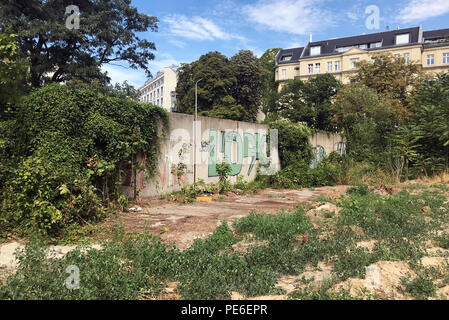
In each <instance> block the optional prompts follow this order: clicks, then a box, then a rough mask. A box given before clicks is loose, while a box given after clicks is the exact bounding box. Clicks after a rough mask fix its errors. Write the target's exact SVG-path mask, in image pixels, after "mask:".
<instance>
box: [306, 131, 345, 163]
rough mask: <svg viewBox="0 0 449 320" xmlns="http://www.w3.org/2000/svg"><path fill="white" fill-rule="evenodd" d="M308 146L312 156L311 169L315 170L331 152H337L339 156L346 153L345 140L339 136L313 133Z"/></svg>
mask: <svg viewBox="0 0 449 320" xmlns="http://www.w3.org/2000/svg"><path fill="white" fill-rule="evenodd" d="M310 144H311V145H312V153H313V155H314V158H313V160H312V163H311V165H310V167H311V168H316V167H317V166H318V164H319V163H320V162H321V161H323V159H324V158H326V157H327V156H328V155H329V154H331V153H332V152H337V153H339V154H340V155H343V154H345V153H346V140H345V139H344V137H343V136H341V135H339V134H327V133H322V132H318V133H315V134H314V135H313V136H312V137H311V138H310Z"/></svg>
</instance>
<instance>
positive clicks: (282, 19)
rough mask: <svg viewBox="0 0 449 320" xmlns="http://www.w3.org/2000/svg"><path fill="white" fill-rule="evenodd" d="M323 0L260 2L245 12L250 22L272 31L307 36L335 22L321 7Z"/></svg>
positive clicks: (248, 6) (265, 0) (264, 0)
mask: <svg viewBox="0 0 449 320" xmlns="http://www.w3.org/2000/svg"><path fill="white" fill-rule="evenodd" d="M320 2H322V1H321V0H274V1H273V0H259V1H258V2H257V3H256V4H254V5H247V6H245V7H244V9H243V12H244V13H245V14H246V15H247V16H248V18H249V20H251V21H253V22H256V23H258V24H261V25H264V26H266V27H268V28H269V29H271V30H274V31H279V32H287V33H291V34H296V35H306V34H309V33H311V32H313V31H317V30H319V29H321V28H323V27H326V28H328V27H329V25H330V24H331V23H332V22H333V21H334V17H333V15H332V13H330V12H328V11H326V10H324V9H321V8H320V7H319V5H320Z"/></svg>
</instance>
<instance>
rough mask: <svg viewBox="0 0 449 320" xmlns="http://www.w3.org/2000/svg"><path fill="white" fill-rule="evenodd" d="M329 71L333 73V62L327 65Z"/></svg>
mask: <svg viewBox="0 0 449 320" xmlns="http://www.w3.org/2000/svg"><path fill="white" fill-rule="evenodd" d="M327 71H328V72H332V62H328V63H327Z"/></svg>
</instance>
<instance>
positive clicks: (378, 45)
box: [369, 42, 382, 49]
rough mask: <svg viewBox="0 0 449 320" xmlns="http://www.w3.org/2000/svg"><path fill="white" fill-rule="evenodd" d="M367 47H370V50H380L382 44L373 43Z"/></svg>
mask: <svg viewBox="0 0 449 320" xmlns="http://www.w3.org/2000/svg"><path fill="white" fill-rule="evenodd" d="M369 47H370V48H371V49H373V48H380V47H382V42H373V43H370V45H369Z"/></svg>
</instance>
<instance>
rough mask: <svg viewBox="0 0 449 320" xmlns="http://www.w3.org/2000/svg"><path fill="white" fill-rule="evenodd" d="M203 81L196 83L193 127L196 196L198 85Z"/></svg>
mask: <svg viewBox="0 0 449 320" xmlns="http://www.w3.org/2000/svg"><path fill="white" fill-rule="evenodd" d="M202 80H203V78H201V79H199V80H198V81H197V82H196V83H195V121H194V125H193V130H194V131H195V132H194V133H193V187H194V190H195V194H196V149H197V148H196V141H197V134H196V131H197V128H196V124H197V120H198V83H199V82H201V81H202Z"/></svg>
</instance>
